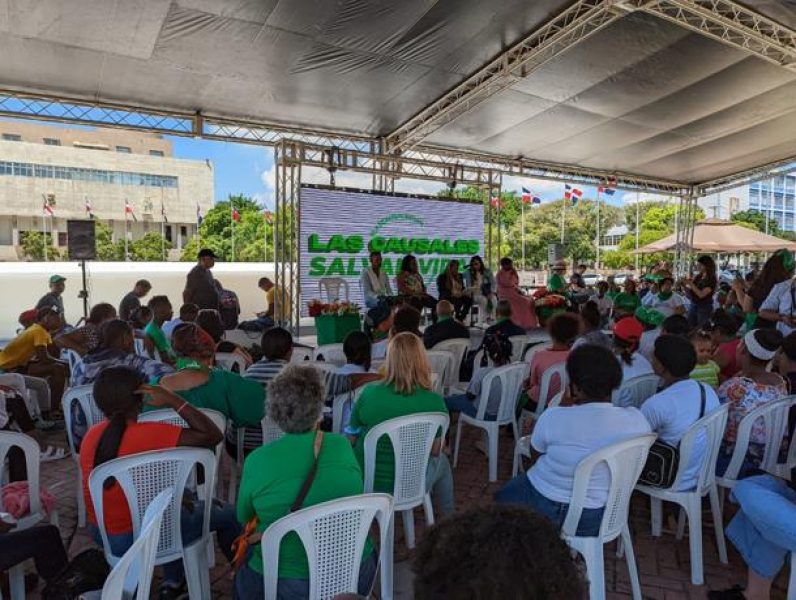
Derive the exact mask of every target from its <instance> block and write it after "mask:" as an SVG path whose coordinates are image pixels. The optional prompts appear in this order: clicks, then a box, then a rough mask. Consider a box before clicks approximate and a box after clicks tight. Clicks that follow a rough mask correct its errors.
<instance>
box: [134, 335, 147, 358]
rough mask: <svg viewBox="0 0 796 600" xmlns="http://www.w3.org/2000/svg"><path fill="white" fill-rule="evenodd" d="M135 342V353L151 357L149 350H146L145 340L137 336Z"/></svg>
mask: <svg viewBox="0 0 796 600" xmlns="http://www.w3.org/2000/svg"><path fill="white" fill-rule="evenodd" d="M133 344H134V346H135V353H136V354H137V355H138V356H145V357H146V358H150V356H149V352H147V351H146V345H145V344H144V340H142V339H141V338H135V340H133Z"/></svg>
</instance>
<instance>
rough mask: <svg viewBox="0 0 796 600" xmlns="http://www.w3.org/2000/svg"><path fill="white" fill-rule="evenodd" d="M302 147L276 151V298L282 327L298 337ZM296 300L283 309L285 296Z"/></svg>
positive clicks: (287, 145)
mask: <svg viewBox="0 0 796 600" xmlns="http://www.w3.org/2000/svg"><path fill="white" fill-rule="evenodd" d="M298 146H299V144H297V143H295V142H286V141H283V142H280V143H279V144H278V145H277V147H276V150H275V163H276V179H275V180H276V219H275V230H274V263H275V267H276V284H277V286H279V289H280V290H282V291H281V293H277V294H275V296H274V298H275V302H276V307H275V310H274V312H275V313H279V314H280V315H281V317H282V318H281V319H280V324H282V325H283V326H284V327H286V328H287V329H289V330H290V331H291V332H292V333H293V335H294V336H298V334H299V322H300V315H301V282H300V280H299V273H300V265H299V258H300V256H299V239H300V235H301V230H300V225H299V219H300V200H299V198H300V187H301V161H300V152H299V151H298ZM283 294H289V295H290V296H291V298H292V299H293V302H292V304H291V306H288V307H284V309H283V310H280V309H282V307H280V303H281V302H284V300H285V296H284V295H283Z"/></svg>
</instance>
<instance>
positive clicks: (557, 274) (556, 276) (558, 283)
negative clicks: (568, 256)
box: [547, 260, 567, 294]
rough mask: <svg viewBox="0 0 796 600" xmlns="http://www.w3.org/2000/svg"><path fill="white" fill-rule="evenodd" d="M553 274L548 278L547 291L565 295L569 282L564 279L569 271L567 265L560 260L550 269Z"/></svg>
mask: <svg viewBox="0 0 796 600" xmlns="http://www.w3.org/2000/svg"><path fill="white" fill-rule="evenodd" d="M550 270H551V271H552V273H551V274H550V277H548V278H547V291H549V292H555V293H559V294H563V293H564V292H566V291H567V281H566V279H564V275H563V273H564V272H565V271H566V270H567V263H565V262H564V261H563V260H558V261H556V262H555V263H554V264H553V268H552V269H550Z"/></svg>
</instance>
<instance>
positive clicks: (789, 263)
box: [774, 248, 794, 271]
mask: <svg viewBox="0 0 796 600" xmlns="http://www.w3.org/2000/svg"><path fill="white" fill-rule="evenodd" d="M774 254H776V255H777V256H779V257H781V258H782V266H783V267H785V269H786V270H787V271H792V270H793V267H794V260H793V252H791V251H790V250H785V248H783V249H782V250H777V251H776V252H775V253H774Z"/></svg>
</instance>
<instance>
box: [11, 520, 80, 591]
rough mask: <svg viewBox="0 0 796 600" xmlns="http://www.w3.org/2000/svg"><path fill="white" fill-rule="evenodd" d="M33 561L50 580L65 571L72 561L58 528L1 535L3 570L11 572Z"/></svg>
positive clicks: (44, 526)
mask: <svg viewBox="0 0 796 600" xmlns="http://www.w3.org/2000/svg"><path fill="white" fill-rule="evenodd" d="M29 558H32V559H33V561H34V562H35V563H36V571H37V572H38V573H39V575H41V576H42V577H43V578H44V579H46V580H49V579H52V578H53V577H55V576H56V575H58V574H59V573H60V572H61V571H63V570H64V568H65V567H66V565H67V563H68V562H69V561H68V560H67V558H66V550H65V549H64V544H63V542H62V541H61V533H60V532H59V531H58V528H57V527H56V526H55V525H37V526H36V527H31V528H29V529H23V530H21V531H11V532H9V533H0V571H7V570H8V569H10V568H11V567H13V566H16V565H18V564H19V563H21V562H22V561H25V560H28V559H29Z"/></svg>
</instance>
